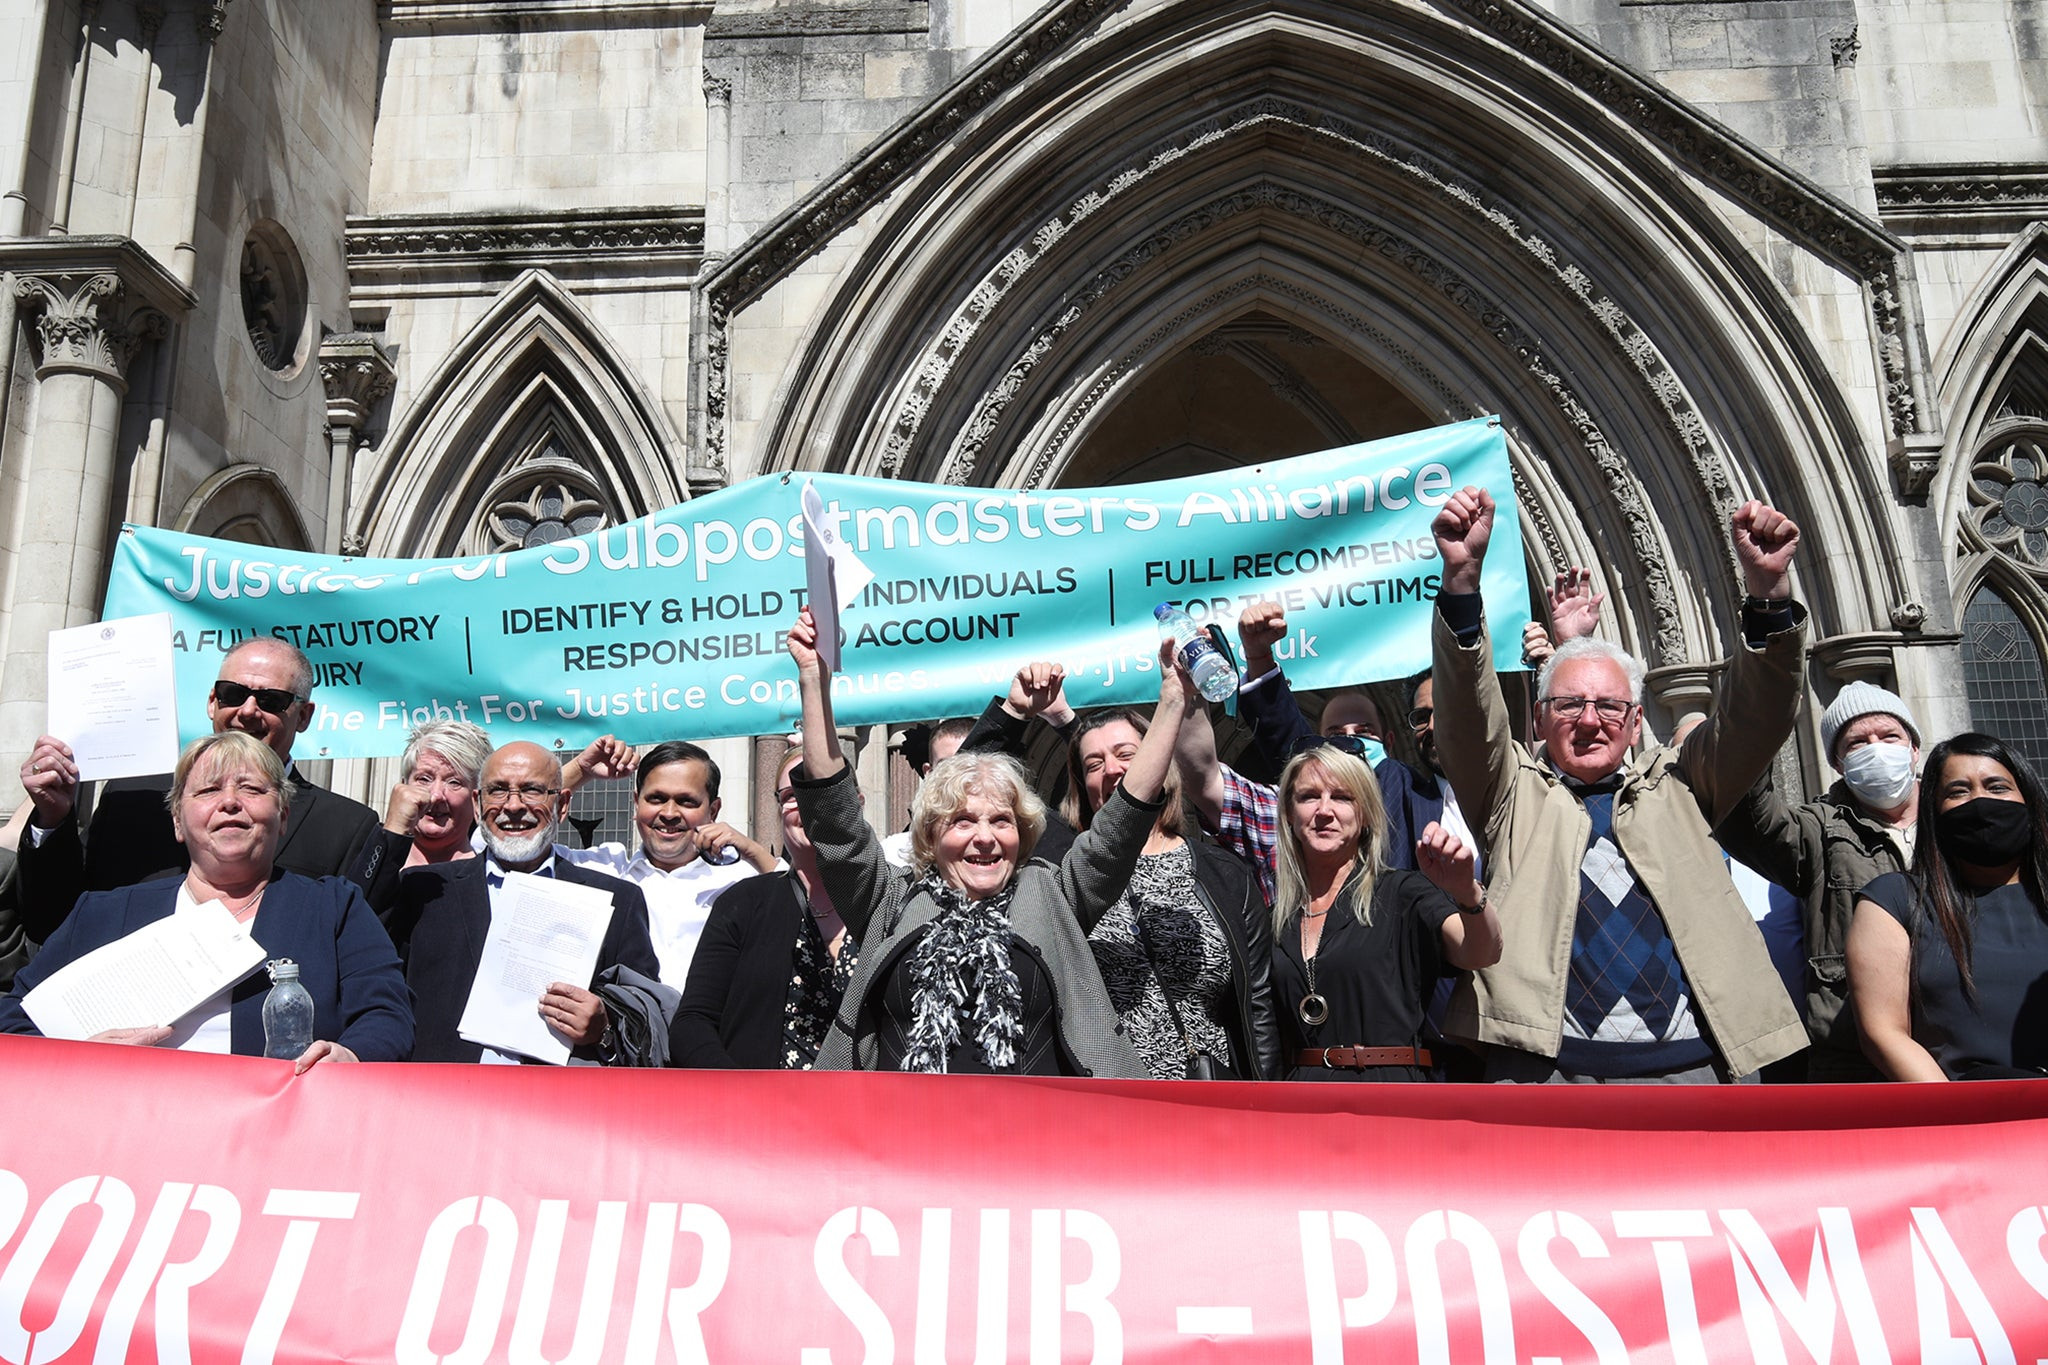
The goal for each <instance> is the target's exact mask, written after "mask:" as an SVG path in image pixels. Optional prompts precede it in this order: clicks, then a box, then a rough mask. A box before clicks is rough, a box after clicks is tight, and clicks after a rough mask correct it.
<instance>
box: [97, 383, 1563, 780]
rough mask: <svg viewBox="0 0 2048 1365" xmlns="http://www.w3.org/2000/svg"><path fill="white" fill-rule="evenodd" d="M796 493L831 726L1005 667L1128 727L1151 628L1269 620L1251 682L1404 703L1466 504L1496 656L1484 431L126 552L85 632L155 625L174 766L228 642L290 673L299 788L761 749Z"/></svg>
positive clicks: (799, 569) (893, 710)
mask: <svg viewBox="0 0 2048 1365" xmlns="http://www.w3.org/2000/svg"><path fill="white" fill-rule="evenodd" d="M806 478H808V479H811V480H812V481H813V482H815V484H816V485H817V489H818V492H819V493H820V494H821V495H822V497H823V501H824V505H825V509H826V515H827V518H828V519H829V520H831V521H833V522H834V523H835V524H836V526H837V529H838V530H839V532H840V534H841V535H842V536H843V537H844V538H845V539H846V540H847V541H848V542H849V543H850V544H851V546H852V547H853V549H854V551H855V552H856V553H857V554H858V555H859V557H860V559H861V561H862V562H863V563H864V564H866V565H867V567H868V568H870V569H872V570H873V571H874V573H875V581H874V582H873V583H871V584H869V585H868V586H867V588H866V589H865V590H864V591H863V592H862V594H861V597H860V599H859V600H858V601H857V602H856V603H855V604H854V605H853V606H852V607H851V608H850V609H849V610H848V611H847V612H846V614H845V616H844V617H843V618H842V620H841V626H842V629H843V632H844V637H845V648H846V656H845V663H844V667H843V669H842V671H841V672H840V674H839V675H838V676H837V677H836V678H835V679H834V689H835V693H834V694H835V698H836V706H837V711H838V716H839V719H840V720H841V721H842V722H843V723H846V724H869V723H874V722H884V721H901V720H912V719H922V718H929V717H936V716H946V715H958V714H973V713H978V712H979V711H980V710H981V708H982V707H983V706H985V705H987V703H988V699H989V697H990V696H991V695H992V694H995V693H998V692H1002V691H1004V690H1006V689H1007V687H1008V682H1009V678H1010V675H1011V674H1012V673H1013V672H1015V671H1016V669H1017V667H1018V666H1019V665H1021V664H1023V663H1026V662H1028V661H1030V660H1034V659H1054V660H1058V661H1060V662H1062V663H1064V664H1065V666H1066V670H1067V679H1068V681H1067V696H1068V699H1069V700H1070V701H1072V702H1073V704H1074V705H1075V706H1077V707H1088V706H1099V705H1105V704H1109V703H1113V702H1144V701H1147V700H1149V699H1151V698H1153V697H1155V696H1157V695H1158V681H1157V678H1156V675H1155V674H1154V672H1153V670H1154V669H1155V668H1156V667H1157V649H1158V639H1159V635H1158V628H1157V627H1156V625H1155V624H1154V622H1153V619H1152V609H1153V608H1154V607H1155V606H1157V605H1158V604H1159V603H1161V602H1177V603H1180V604H1182V605H1183V606H1185V607H1186V608H1187V609H1188V611H1189V612H1190V614H1192V615H1193V616H1194V617H1195V619H1196V620H1198V621H1204V622H1206V621H1211V620H1214V621H1218V622H1221V623H1222V624H1223V625H1224V626H1225V627H1226V628H1228V627H1230V626H1231V625H1232V623H1234V622H1235V620H1236V617H1237V613H1238V612H1239V610H1241V609H1242V608H1243V607H1245V606H1247V605H1249V604H1250V603H1253V602H1256V601H1258V600H1260V599H1262V598H1268V597H1272V598H1277V599H1279V600H1280V601H1281V602H1283V603H1284V604H1285V605H1286V607H1287V612H1288V624H1289V626H1290V627H1291V629H1290V633H1289V635H1288V638H1287V639H1286V640H1285V641H1283V642H1282V643H1281V644H1280V645H1279V647H1278V648H1277V649H1276V650H1275V651H1274V653H1275V655H1276V656H1277V657H1278V658H1279V659H1280V660H1281V661H1282V662H1283V663H1284V665H1285V667H1286V670H1287V674H1288V677H1289V678H1290V679H1291V680H1292V681H1293V683H1294V684H1295V685H1296V686H1297V687H1304V688H1317V687H1334V686H1338V685H1341V684H1345V683H1357V682H1367V681H1373V680H1376V679H1381V678H1392V677H1400V676H1405V675H1407V674H1409V673H1412V672H1414V671H1415V670H1417V669H1419V668H1421V667H1422V666H1424V665H1425V664H1426V663H1427V662H1428V661H1429V613H1430V606H1431V602H1432V599H1433V598H1434V597H1435V594H1436V590H1437V581H1438V580H1437V559H1436V546H1435V542H1434V541H1433V540H1432V538H1431V537H1430V533H1429V523H1430V519H1431V518H1432V517H1434V516H1435V515H1436V509H1437V508H1438V507H1440V506H1441V505H1442V504H1443V502H1444V500H1445V499H1446V498H1448V497H1449V496H1450V494H1451V493H1452V492H1454V491H1455V490H1456V489H1458V488H1461V487H1463V486H1464V485H1466V484H1478V485H1480V486H1483V487H1485V488H1488V489H1490V490H1492V492H1493V493H1494V495H1495V497H1496V498H1497V499H1498V500H1499V501H1500V504H1501V514H1500V517H1499V519H1498V521H1497V523H1496V526H1495V529H1494V537H1493V547H1492V552H1491V553H1490V554H1489V555H1488V556H1487V560H1486V581H1485V596H1486V599H1487V602H1488V603H1489V605H1490V608H1491V613H1490V621H1491V627H1492V630H1493V633H1494V650H1495V653H1496V655H1497V656H1498V657H1499V658H1500V659H1502V660H1503V661H1506V660H1513V659H1517V658H1519V657H1520V654H1521V633H1522V626H1523V624H1524V623H1525V622H1526V621H1527V620H1528V590H1527V585H1526V578H1525V570H1524V567H1523V560H1522V545H1521V531H1520V527H1519V524H1518V522H1517V520H1516V516H1515V509H1514V505H1513V499H1512V496H1511V484H1510V480H1509V474H1508V459H1507V447H1506V443H1505V442H1504V440H1503V439H1502V436H1501V431H1500V427H1499V424H1498V422H1496V421H1494V420H1492V419H1481V420H1476V421H1471V422H1463V423H1459V424H1457V425H1455V426H1448V427H1440V428H1437V429H1435V430H1431V431H1425V432H1417V433H1414V434H1411V435H1407V436H1399V437H1395V438H1392V439H1389V440H1384V441H1374V442H1371V443H1369V444H1365V445H1356V446H1348V447H1345V448H1343V449H1341V450H1331V451H1325V452H1323V453H1321V454H1317V455H1304V456H1301V457H1299V458H1296V459H1291V460H1281V461H1276V462H1274V463H1272V464H1266V465H1258V466H1252V467H1247V468H1241V469H1233V470H1229V471H1227V472H1224V473H1219V474H1210V475H1203V476H1200V477H1196V478H1188V479H1175V480H1171V481H1168V482H1163V483H1148V484H1131V485H1128V486H1123V487H1116V488H1095V489H1085V488H1082V489H1071V490H1054V491H1046V492H1016V491H1010V490H1003V489H973V488H960V487H954V486H951V485H943V484H922V483H908V482H901V481H896V480H889V479H861V478H850V477H843V476H838V475H829V474H819V475H780V476H773V475H771V476H767V477H763V478H759V479H754V480H750V481H749V482H747V483H744V484H741V485H739V486H738V487H735V488H729V489H725V490H723V491H721V492H718V493H713V494H710V495H708V496H706V497H702V498H698V499H695V500H694V501H691V502H689V503H686V504H684V505H682V506H680V507H671V508H668V509H666V510H664V511H660V512H656V513H654V514H653V515H651V516H648V517H645V518H642V519H641V520H639V521H635V522H630V523H628V524H626V525H623V526H616V527H613V528H611V529H610V530H606V531H600V532H596V533H594V534H591V535H587V536H583V537H580V538H577V539H573V540H562V541H557V542H555V543H554V544H551V545H547V546H544V547H540V548H536V549H531V550H522V551H519V552H516V553H506V554H493V555H486V556H482V557H480V558H475V559H441V560H424V559H346V558H336V557H332V556H324V555H300V554H293V553H288V552H279V551H274V550H266V549H261V548H258V547H253V546H250V545H246V544H241V543H236V542H229V541H218V540H205V539H201V538H198V537H194V536H183V535H177V534H175V533H172V532H168V531H159V530H154V529H151V528H148V527H139V526H129V527H126V528H124V530H123V532H122V535H121V538H120V544H119V548H118V550H117V552H116V555H115V560H114V568H113V577H112V581H111V583H110V585H109V587H108V590H107V605H106V613H105V614H106V616H107V617H108V618H113V617H120V616H133V615H140V614H142V613H145V612H156V611H168V612H170V613H171V617H172V622H173V628H174V643H175V646H176V648H177V650H178V657H177V672H178V694H179V708H178V713H179V717H180V721H181V725H182V726H183V728H184V730H185V732H186V737H187V738H188V739H189V738H191V737H193V736H195V735H198V734H201V733H204V731H205V729H206V694H207V689H208V688H209V687H210V686H211V684H212V682H213V680H214V678H215V677H216V676H218V670H219V664H220V655H221V654H222V653H224V652H225V651H226V650H227V649H228V648H230V647H231V646H232V645H233V644H234V643H235V642H236V641H238V640H242V639H246V638H248V637H249V636H252V635H271V636H276V637H278V638H280V639H284V640H289V641H291V642H292V643H293V644H295V645H297V646H298V647H299V648H301V649H303V650H305V652H306V654H307V655H308V656H309V657H310V658H311V659H312V661H313V666H314V669H315V671H316V679H315V688H314V700H315V702H316V703H317V704H318V710H317V711H316V713H315V716H314V722H313V727H312V730H311V732H310V733H308V734H307V735H306V736H304V737H303V738H302V739H301V740H300V748H299V753H300V754H301V756H302V757H307V758H316V757H317V758H367V757H373V756H377V755H383V754H396V753H398V752H399V751H400V750H401V749H402V748H404V746H405V737H406V732H407V731H408V730H409V729H410V728H411V727H412V726H413V725H415V724H417V723H418V722H421V721H425V720H430V719H434V718H448V717H454V718H459V719H466V720H472V721H476V722H477V723H479V724H481V725H484V726H486V727H487V728H488V729H489V730H490V732H491V737H492V738H493V739H494V740H496V741H498V742H500V743H503V742H506V741H509V740H513V739H530V740H534V741H537V742H539V743H541V744H544V745H547V746H549V747H550V748H555V747H560V748H564V749H576V748H580V747H582V746H583V745H584V744H586V743H588V742H589V741H590V740H592V739H594V738H596V737H597V736H599V735H602V734H606V733H614V734H617V735H618V736H620V737H621V738H622V739H626V740H628V741H630V742H633V743H642V742H646V741H650V740H659V739H678V738H686V739H701V738H713V737H718V736H726V735H752V734H768V733H774V732H777V731H785V730H788V729H789V728H790V727H791V726H792V725H793V724H794V723H795V721H796V718H797V695H796V672H795V668H794V667H793V666H792V665H791V663H790V661H789V656H788V655H787V654H785V653H784V652H783V648H782V638H783V631H784V630H785V629H786V628H787V626H788V625H789V623H790V622H791V621H792V620H793V619H794V618H795V616H796V613H797V611H798V610H799V608H801V607H802V606H803V602H804V561H803V532H802V517H801V513H800V510H799V503H798V498H799V494H800V491H801V483H802V480H804V479H806ZM1234 639H1235V636H1234V632H1233V641H1234Z"/></svg>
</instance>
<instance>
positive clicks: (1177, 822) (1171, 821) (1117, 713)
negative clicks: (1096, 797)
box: [1060, 707, 1186, 837]
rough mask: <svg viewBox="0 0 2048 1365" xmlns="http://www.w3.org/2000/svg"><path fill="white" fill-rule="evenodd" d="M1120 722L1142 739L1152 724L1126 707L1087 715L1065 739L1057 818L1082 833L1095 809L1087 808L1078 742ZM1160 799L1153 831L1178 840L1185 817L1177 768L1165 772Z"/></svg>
mask: <svg viewBox="0 0 2048 1365" xmlns="http://www.w3.org/2000/svg"><path fill="white" fill-rule="evenodd" d="M1117 721H1122V722H1123V723H1124V724H1126V725H1128V726H1130V727H1131V728H1132V729H1133V730H1136V731H1137V732H1138V738H1139V739H1143V738H1144V737H1145V732H1146V731H1148V730H1150V729H1151V728H1152V721H1151V719H1150V718H1149V717H1147V716H1146V715H1145V714H1144V713H1143V712H1140V711H1133V710H1131V709H1129V708H1128V707H1116V708H1113V709H1111V710H1107V711H1091V712H1089V713H1088V715H1087V716H1086V717H1084V718H1083V719H1082V720H1081V722H1080V724H1078V725H1076V726H1075V727H1074V730H1073V733H1072V734H1071V735H1070V736H1069V737H1068V739H1067V792H1066V795H1065V796H1062V797H1061V798H1060V814H1061V815H1063V816H1065V817H1066V820H1067V823H1068V824H1070V825H1072V826H1073V827H1074V828H1075V829H1086V828H1088V826H1089V825H1091V824H1093V823H1094V821H1095V808H1094V807H1092V806H1090V805H1089V804H1088V775H1087V774H1086V773H1084V772H1082V771H1081V741H1082V740H1084V739H1086V738H1087V737H1088V736H1089V735H1091V734H1093V733H1094V732H1095V731H1097V730H1100V729H1101V728H1102V727H1104V726H1105V725H1113V724H1115V723H1116V722H1117ZM1160 795H1161V798H1162V799H1163V800H1164V801H1165V802H1166V804H1165V805H1164V806H1162V807H1161V808H1160V811H1159V819H1158V820H1157V821H1156V822H1154V824H1153V826H1152V827H1153V828H1154V829H1156V830H1158V831H1159V832H1160V833H1161V834H1165V835H1168V836H1176V837H1177V836H1178V835H1179V834H1180V832H1181V830H1182V829H1184V828H1186V815H1185V812H1184V811H1183V809H1182V807H1181V800H1180V765H1178V764H1171V765H1169V766H1168V767H1167V769H1166V785H1165V787H1163V788H1162V789H1161V792H1160Z"/></svg>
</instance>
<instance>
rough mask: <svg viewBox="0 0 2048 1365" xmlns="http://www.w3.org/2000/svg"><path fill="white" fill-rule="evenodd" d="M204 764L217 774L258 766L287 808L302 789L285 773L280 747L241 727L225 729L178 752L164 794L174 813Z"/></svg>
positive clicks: (281, 803)
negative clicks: (272, 745)
mask: <svg viewBox="0 0 2048 1365" xmlns="http://www.w3.org/2000/svg"><path fill="white" fill-rule="evenodd" d="M209 759H210V760H211V761H210V763H209ZM202 763H207V764H208V766H209V767H210V769H211V771H212V772H214V773H215V774H216V775H218V774H221V773H226V772H233V771H235V770H236V769H238V768H254V769H255V770H256V771H257V772H259V773H261V774H263V778H264V780H265V781H266V782H268V783H270V786H271V789H272V790H273V791H275V792H276V793H277V803H278V805H280V806H282V807H283V808H284V809H285V810H290V809H291V808H292V794H293V793H294V792H296V791H297V790H298V788H296V787H294V786H293V785H292V784H291V780H290V779H289V778H287V777H286V776H285V772H284V760H283V759H281V758H279V757H278V756H277V750H275V749H273V748H271V747H270V746H269V745H268V744H265V743H264V742H263V741H262V740H260V739H258V738H256V736H254V735H251V734H245V733H243V732H242V731H240V730H222V731H221V732H220V733H219V734H214V735H207V736H205V737H204V738H202V739H195V740H193V741H192V742H191V743H190V744H187V745H186V746H185V752H184V753H182V754H179V755H178V766H177V767H175V768H173V769H172V770H171V789H170V791H168V792H166V793H165V794H164V805H165V806H167V807H168V808H169V809H170V810H171V812H172V813H173V814H175V813H176V812H177V809H178V803H179V802H180V801H182V800H183V799H184V797H185V787H186V784H187V783H189V782H191V780H192V774H193V773H194V772H195V771H196V770H197V769H198V768H199V767H200V765H201V764H202Z"/></svg>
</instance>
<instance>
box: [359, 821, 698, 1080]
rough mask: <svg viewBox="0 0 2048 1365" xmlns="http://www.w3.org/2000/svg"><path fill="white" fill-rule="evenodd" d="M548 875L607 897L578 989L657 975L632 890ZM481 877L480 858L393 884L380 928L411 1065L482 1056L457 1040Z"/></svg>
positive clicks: (478, 929) (481, 918) (472, 960)
mask: <svg viewBox="0 0 2048 1365" xmlns="http://www.w3.org/2000/svg"><path fill="white" fill-rule="evenodd" d="M555 875H556V876H557V877H560V878H561V879H562V880H563V881H565V882H579V883H581V884H582V885H584V886H596V887H602V888H603V889H605V890H607V891H609V892H610V893H611V897H612V920H611V924H610V926H609V927H608V928H606V930H605V935H604V943H603V945H602V946H601V947H600V948H599V949H598V954H597V971H596V972H594V973H592V978H591V982H586V983H584V984H585V986H586V988H589V989H594V985H593V984H592V983H594V982H595V980H596V978H597V977H598V976H600V975H602V974H603V973H604V971H605V969H606V968H608V967H612V966H615V965H624V966H627V967H631V968H632V969H633V970H634V971H636V972H639V973H640V974H641V975H642V976H647V977H659V976H660V974H661V964H660V963H659V962H657V961H656V960H655V957H654V944H653V942H652V941H650V940H649V938H648V937H647V901H646V898H645V897H643V896H642V895H641V894H640V888H639V887H637V886H634V885H633V884H632V883H631V882H622V881H620V880H618V879H617V878H616V877H607V876H605V875H603V874H602V873H599V872H589V871H586V870H584V869H583V868H580V867H577V866H575V865H574V864H572V863H569V862H566V861H564V860H562V859H560V858H557V859H556V860H555ZM484 878H485V860H484V859H483V858H480V857H478V858H464V859H461V860H460V861H458V862H452V863H430V864H428V865H427V866H425V867H415V868H413V869H411V870H410V871H409V872H407V873H406V875H405V876H404V878H403V879H401V881H400V883H399V894H398V903H397V904H396V905H395V906H394V907H393V908H392V911H391V914H390V915H389V916H388V917H387V918H386V919H385V922H384V927H385V928H387V929H389V930H390V931H391V941H392V943H393V944H395V945H396V946H397V948H398V956H399V959H400V960H401V961H402V962H403V963H404V964H405V983H406V985H408V986H410V987H412V994H413V1015H414V1018H415V1020H416V1023H417V1029H416V1031H415V1036H414V1038H413V1048H412V1059H413V1060H414V1061H416V1062H474V1061H477V1060H478V1059H479V1058H481V1057H482V1055H483V1049H482V1048H481V1047H479V1046H478V1045H477V1044H475V1043H472V1042H469V1041H468V1040H467V1039H465V1038H463V1037H462V1036H461V1034H460V1033H459V1032H458V1025H459V1024H460V1023H461V1021H462V1011H463V1008H464V1007H465V1006H466V1005H468V1003H469V990H470V986H471V985H472V984H474V982H475V981H476V971H477V966H478V965H479V964H480V963H481V962H482V960H483V953H484V935H485V934H487V933H489V932H490V927H491V895H490V888H489V887H488V885H486V883H485V880H484ZM537 999H538V996H536V1000H537ZM575 1055H576V1056H578V1057H580V1058H583V1059H584V1060H586V1061H596V1060H598V1056H597V1050H596V1049H595V1048H587V1047H579V1048H577V1049H576V1051H575Z"/></svg>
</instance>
